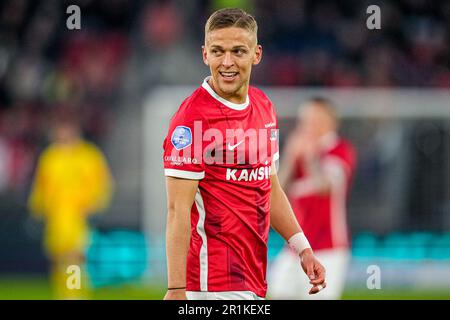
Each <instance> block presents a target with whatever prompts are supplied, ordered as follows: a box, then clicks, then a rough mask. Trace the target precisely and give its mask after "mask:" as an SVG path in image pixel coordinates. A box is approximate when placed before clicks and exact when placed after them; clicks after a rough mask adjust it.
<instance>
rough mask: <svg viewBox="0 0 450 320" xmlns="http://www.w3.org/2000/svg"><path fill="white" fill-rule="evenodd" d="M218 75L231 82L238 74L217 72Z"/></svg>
mask: <svg viewBox="0 0 450 320" xmlns="http://www.w3.org/2000/svg"><path fill="white" fill-rule="evenodd" d="M219 73H220V75H221V76H222V77H223V78H224V79H225V80H233V79H234V78H235V77H236V76H237V75H238V73H239V72H229V71H228V72H225V71H219Z"/></svg>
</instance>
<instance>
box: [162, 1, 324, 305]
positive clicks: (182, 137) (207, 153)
mask: <svg viewBox="0 0 450 320" xmlns="http://www.w3.org/2000/svg"><path fill="white" fill-rule="evenodd" d="M261 58H262V47H261V46H260V45H258V42H257V25H256V21H255V20H254V18H253V17H252V16H250V15H249V14H247V13H246V12H244V11H242V10H240V9H222V10H219V11H216V12H215V13H213V14H212V15H211V16H210V18H209V19H208V21H207V23H206V27H205V45H204V47H203V61H204V62H205V64H206V65H208V66H209V68H210V71H211V76H210V77H207V78H206V79H205V80H204V82H203V84H202V86H201V87H200V88H198V89H197V90H196V91H195V92H194V93H193V94H192V95H191V96H190V97H189V98H187V99H186V100H185V101H184V102H183V103H182V105H181V106H180V108H179V110H178V111H177V113H176V114H175V115H174V116H173V117H172V120H171V123H170V126H169V131H168V133H167V137H166V139H165V140H164V169H165V170H164V172H165V176H166V188H167V201H168V202H167V204H168V217H167V231H166V246H167V268H168V291H167V293H166V296H165V299H186V298H189V299H194V300H204V299H206V300H222V299H246V300H258V299H263V298H265V296H266V290H267V283H266V267H267V240H268V234H269V227H270V225H272V227H273V228H274V229H275V230H277V232H278V233H280V234H281V236H283V238H284V239H286V240H287V241H288V243H289V245H290V246H291V247H292V248H294V249H295V250H296V257H295V260H296V263H297V265H298V266H299V267H300V264H301V266H302V267H303V269H304V271H305V273H307V275H308V277H309V280H310V287H309V288H305V292H309V293H310V294H315V293H317V292H319V291H320V290H321V289H323V288H324V287H325V286H326V284H325V270H324V268H323V266H322V265H321V264H320V262H319V261H318V260H317V259H316V257H315V256H314V254H313V252H312V250H311V247H310V246H309V243H308V240H307V239H306V237H305V236H304V234H303V232H302V229H301V228H300V226H299V224H298V222H297V220H296V219H295V215H294V213H293V211H292V209H291V207H290V205H289V202H288V200H287V197H286V195H285V193H284V192H283V190H282V189H281V186H280V184H279V181H278V177H277V174H276V168H275V161H276V160H277V158H278V145H277V141H278V140H277V124H278V121H277V117H276V114H275V110H274V108H273V105H272V103H271V102H270V100H269V99H268V98H267V96H266V95H265V94H264V93H263V92H262V91H261V90H259V89H257V88H255V87H251V86H250V85H249V82H250V74H251V69H252V66H253V65H257V64H258V63H259V62H260V61H261ZM197 126H202V127H203V128H204V130H210V131H208V133H210V134H214V138H215V139H213V141H211V140H210V139H208V138H205V136H206V132H201V131H202V129H200V132H198V131H197V129H196V127H197ZM237 129H241V130H242V131H245V130H248V129H251V130H253V131H252V132H254V133H255V134H256V138H257V139H258V142H252V143H250V142H249V140H250V139H247V138H248V137H245V135H244V136H241V137H239V136H234V135H233V133H230V130H237ZM230 136H231V138H230ZM264 149H265V150H264ZM269 149H270V150H269ZM192 150H193V153H192V152H191V151H192ZM197 150H198V151H200V152H199V153H197V152H196V151H197ZM255 151H257V154H258V158H257V159H255V161H251V160H249V158H250V157H249V155H250V154H256V152H255ZM264 151H266V152H264ZM208 157H209V158H208ZM228 157H229V158H230V159H231V160H232V161H230V162H228V161H227V162H226V163H223V162H221V161H219V159H220V158H222V159H225V158H228ZM211 159H212V160H214V161H212V162H208V161H207V160H211Z"/></svg>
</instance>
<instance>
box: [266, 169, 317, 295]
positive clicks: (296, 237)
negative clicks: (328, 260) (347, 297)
mask: <svg viewBox="0 0 450 320" xmlns="http://www.w3.org/2000/svg"><path fill="white" fill-rule="evenodd" d="M270 181H271V185H272V187H271V193H270V201H271V206H270V224H271V226H272V228H273V229H274V230H275V231H276V232H278V233H279V234H280V235H281V236H282V237H283V238H284V239H285V240H286V241H287V242H288V244H289V246H290V247H291V248H292V249H294V250H295V251H296V252H297V253H298V255H299V257H300V261H301V265H302V268H303V271H304V272H305V273H306V274H307V276H308V278H309V279H310V283H311V284H312V285H313V287H312V288H311V290H310V291H309V293H310V294H314V293H317V292H319V291H320V290H321V287H322V288H325V287H326V283H325V268H324V267H323V266H322V264H321V263H320V262H319V261H318V260H317V258H316V257H315V256H314V254H313V251H312V249H311V247H310V246H309V243H308V241H307V240H306V237H305V236H304V234H303V231H302V229H301V227H300V225H299V223H298V221H297V218H296V217H295V214H294V212H293V210H292V207H291V205H290V204H289V200H288V198H287V197H286V194H285V193H284V191H283V189H282V188H281V185H280V182H279V180H278V176H277V174H276V166H275V165H274V164H272V174H271V176H270Z"/></svg>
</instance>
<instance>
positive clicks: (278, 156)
mask: <svg viewBox="0 0 450 320" xmlns="http://www.w3.org/2000/svg"><path fill="white" fill-rule="evenodd" d="M278 159H280V152H279V151H277V152H275V154H274V155H273V156H272V161H277V160H278Z"/></svg>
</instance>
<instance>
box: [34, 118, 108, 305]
mask: <svg viewBox="0 0 450 320" xmlns="http://www.w3.org/2000/svg"><path fill="white" fill-rule="evenodd" d="M52 140H53V142H52V143H51V144H50V145H49V146H48V147H47V148H46V149H45V150H44V151H43V152H42V154H41V155H40V156H39V160H38V164H37V169H36V173H35V177H34V181H33V185H32V188H31V193H30V196H29V199H28V206H29V209H30V211H31V213H32V214H33V215H34V216H35V217H37V218H41V219H43V220H44V223H45V232H44V247H45V250H46V253H47V255H48V257H49V260H50V262H51V264H52V266H51V282H52V285H53V289H54V291H55V294H56V297H57V298H58V299H78V298H86V294H87V292H88V283H87V277H86V275H85V272H84V271H83V272H82V278H81V279H82V281H81V286H80V288H79V289H78V288H69V287H68V285H67V279H68V277H69V276H70V274H68V273H67V272H68V271H67V270H68V269H67V268H68V267H69V266H70V265H76V266H79V267H80V268H81V267H82V266H83V260H84V254H85V250H86V248H87V245H88V241H89V225H88V217H89V215H91V214H94V213H98V212H101V211H103V210H105V209H106V208H107V207H108V205H109V203H110V199H111V196H112V190H113V179H112V176H111V173H110V170H109V167H108V164H107V161H106V159H105V158H104V156H103V154H102V152H101V151H100V150H99V148H97V147H96V146H95V145H94V144H93V143H90V142H88V141H86V140H84V139H83V138H82V137H81V134H80V130H79V128H78V127H77V125H76V124H75V123H74V122H70V121H63V122H59V123H57V124H56V125H55V127H54V130H53V137H52ZM81 270H84V269H82V268H81Z"/></svg>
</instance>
